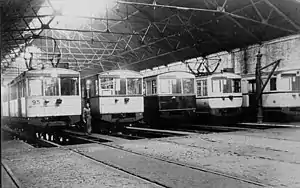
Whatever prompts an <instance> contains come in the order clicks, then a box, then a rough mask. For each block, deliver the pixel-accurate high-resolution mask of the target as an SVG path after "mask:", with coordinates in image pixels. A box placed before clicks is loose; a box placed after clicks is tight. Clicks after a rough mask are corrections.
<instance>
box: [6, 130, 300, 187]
mask: <svg viewBox="0 0 300 188" xmlns="http://www.w3.org/2000/svg"><path fill="white" fill-rule="evenodd" d="M110 144H112V145H117V146H120V147H122V148H124V149H128V150H131V151H134V152H137V153H140V154H146V155H147V156H150V157H143V156H138V155H133V154H130V153H124V152H121V151H118V150H112V149H108V148H105V147H103V146H102V145H99V144H84V145H75V146H68V147H72V148H73V149H74V148H75V149H76V150H78V151H81V152H82V153H84V154H86V155H88V156H90V157H92V158H97V160H100V161H105V162H107V163H110V164H114V166H117V167H118V168H119V169H125V170H126V171H129V172H132V173H133V174H138V175H139V177H136V176H134V175H132V174H128V173H126V172H123V171H120V170H118V169H116V168H112V167H109V166H106V165H103V164H99V163H96V162H95V161H91V160H90V159H88V158H84V157H82V156H79V155H76V154H74V153H72V152H71V151H70V150H65V149H63V148H33V147H32V146H30V145H28V144H26V143H24V142H22V141H17V140H13V141H4V142H2V161H3V163H5V164H6V166H7V167H9V168H10V170H11V172H12V173H13V175H14V177H15V178H16V179H18V181H19V182H20V183H21V184H22V185H23V187H160V186H162V187H179V188H181V187H260V186H259V185H254V184H251V183H245V182H241V181H237V180H236V179H233V178H231V177H236V178H238V179H244V180H249V182H251V181H253V182H258V183H261V184H262V185H265V186H267V187H290V188H296V187H300V128H296V127H294V128H290V127H286V128H273V129H265V130H247V131H237V132H227V133H213V134H191V135H188V136H184V137H182V136H181V137H169V138H159V139H151V140H149V139H144V140H135V141H128V142H124V143H122V142H112V143H110ZM151 156H152V157H155V158H158V159H163V160H167V161H174V162H175V163H180V164H186V165H187V167H183V166H181V167H180V166H178V165H176V164H172V163H165V162H163V161H160V160H156V159H154V158H151ZM189 167H193V169H192V168H189ZM194 167H195V168H194ZM196 168H199V169H204V171H199V170H197V169H196ZM211 172H213V173H211ZM218 173H219V175H218ZM222 174H224V175H225V176H222ZM140 177H144V178H147V179H149V180H153V182H156V183H151V181H145V180H144V179H142V178H140ZM2 180H5V181H2V182H3V183H5V184H6V185H2V186H3V187H13V186H10V183H11V182H9V178H8V176H6V175H5V174H3V173H2Z"/></svg>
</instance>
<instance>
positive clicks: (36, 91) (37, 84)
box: [28, 79, 43, 96]
mask: <svg viewBox="0 0 300 188" xmlns="http://www.w3.org/2000/svg"><path fill="white" fill-rule="evenodd" d="M28 82H29V84H28V92H29V93H28V96H42V95H43V93H42V80H40V79H32V80H29V81H28Z"/></svg>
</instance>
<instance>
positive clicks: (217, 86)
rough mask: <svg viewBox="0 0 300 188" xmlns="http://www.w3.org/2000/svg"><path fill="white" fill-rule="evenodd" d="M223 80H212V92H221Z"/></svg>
mask: <svg viewBox="0 0 300 188" xmlns="http://www.w3.org/2000/svg"><path fill="white" fill-rule="evenodd" d="M221 91H222V88H221V80H212V92H213V93H221Z"/></svg>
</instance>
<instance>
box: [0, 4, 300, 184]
mask: <svg viewBox="0 0 300 188" xmlns="http://www.w3.org/2000/svg"><path fill="white" fill-rule="evenodd" d="M0 24H1V38H0V39H1V40H0V41H1V43H0V47H1V57H0V62H1V122H2V123H1V128H2V129H5V130H7V129H10V130H22V131H23V130H28V131H33V132H34V134H36V133H37V132H39V133H40V132H43V131H45V130H46V131H49V130H51V131H53V130H55V131H58V130H59V131H61V130H65V129H70V130H71V129H72V130H73V131H75V132H76V131H77V132H88V134H89V135H92V136H95V134H100V133H101V131H103V130H107V132H105V133H107V134H106V136H109V135H110V134H111V135H110V136H112V135H113V133H112V132H116V135H117V134H119V135H120V134H123V135H126V133H127V134H128V135H130V136H132V134H131V133H130V134H129V133H128V130H131V131H132V130H134V129H135V128H139V129H145V130H144V133H145V132H146V129H147V131H148V132H149V131H150V132H151V130H153V129H155V130H156V131H159V130H160V131H162V130H166V129H167V130H169V131H171V130H172V131H179V130H181V131H183V132H184V130H186V129H187V127H195V126H196V127H198V129H201V127H202V128H204V127H211V128H210V129H211V130H214V129H217V127H225V128H224V129H227V128H230V127H231V128H233V127H238V128H239V129H248V128H249V129H252V128H251V127H252V126H255V128H253V129H255V130H259V131H258V132H260V131H265V130H264V129H259V128H257V127H260V126H272V131H274V130H277V128H278V127H277V128H276V126H283V125H284V126H286V127H291V126H293V128H295V127H297V126H300V1H299V0H185V1H182V0H123V1H122V0H120V1H119V0H84V1H83V0H0ZM87 104H89V107H87ZM89 117H90V119H89ZM89 123H90V124H89ZM89 125H90V126H91V132H89V131H88V130H87V126H89ZM128 127H131V128H128ZM199 127H200V128H199ZM274 127H275V128H274ZM127 128H128V129H127ZM125 129H126V131H125ZM148 129H149V130H148ZM278 130H279V129H278ZM280 130H281V129H280ZM3 131H4V130H3ZM206 131H207V130H206ZM148 132H147V133H148ZM212 132H213V131H212ZM295 132H297V131H295ZM295 132H294V134H295ZM102 133H103V132H102ZM108 133H109V134H108ZM298 133H299V132H298ZM103 134H104V133H103ZM149 134H150V133H149ZM168 134H171V133H170V132H169V133H168ZM174 134H175V133H174ZM195 134H196V133H195ZM199 134H200V133H199ZM220 134H223V133H220ZM224 134H227V133H224ZM228 134H231V133H228ZM236 134H239V133H236ZM249 134H250V133H249ZM268 134H269V133H268ZM280 134H281V133H280ZM291 134H292V133H291ZM208 135H210V134H208ZM266 135H267V133H266ZM282 135H286V134H283V133H282ZM289 136H290V135H289ZM128 137H129V136H128ZM135 137H136V138H137V137H143V136H141V135H139V136H137V135H136V136H135ZM221 137H222V136H221ZM221 137H220V138H221ZM298 137H299V136H298ZM145 138H146V136H145ZM222 138H223V137H222ZM47 139H48V138H47ZM85 139H88V137H86V138H85ZM172 139H175V138H172ZM181 139H183V138H181ZM186 139H190V138H186ZM281 139H283V138H281ZM286 139H287V140H289V139H288V138H286ZM48 141H49V142H51V140H48ZM3 142H4V141H3ZM298 143H299V142H298ZM48 144H49V143H48ZM265 144H267V142H266V143H265ZM5 147H6V146H5ZM10 147H13V146H12V145H11V146H10ZM122 147H123V146H122ZM145 147H146V146H145ZM147 147H148V146H147ZM149 147H150V146H149ZM224 147H225V146H224ZM266 148H267V146H266ZM296 148H298V149H299V146H298V147H296ZM296 153H297V152H296ZM5 166H9V165H5ZM5 169H6V167H5ZM299 169H300V168H299ZM12 171H13V170H12ZM297 177H299V176H297ZM299 178H300V177H299ZM21 179H22V178H21ZM258 179H259V178H258ZM22 181H23V180H22ZM24 181H25V180H24ZM266 181H267V180H266ZM282 181H283V180H282ZM261 182H263V181H261ZM270 182H271V180H270ZM270 182H269V183H270ZM156 183H157V182H156ZM25 184H26V183H25ZM283 184H284V183H283ZM269 185H273V186H274V187H276V186H275V184H272V183H270V184H269ZM286 185H287V184H286ZM297 185H298V186H300V184H297V183H295V184H293V186H292V187H294V186H295V187H297ZM71 187H72V186H71ZM166 187H168V186H166ZM171 187H172V186H171ZM188 187H189V186H188ZM271 187H272V186H271ZM286 187H289V186H286Z"/></svg>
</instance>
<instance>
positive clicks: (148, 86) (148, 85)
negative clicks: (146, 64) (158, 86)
mask: <svg viewBox="0 0 300 188" xmlns="http://www.w3.org/2000/svg"><path fill="white" fill-rule="evenodd" d="M151 94H152V81H151V80H147V81H146V95H151Z"/></svg>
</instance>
